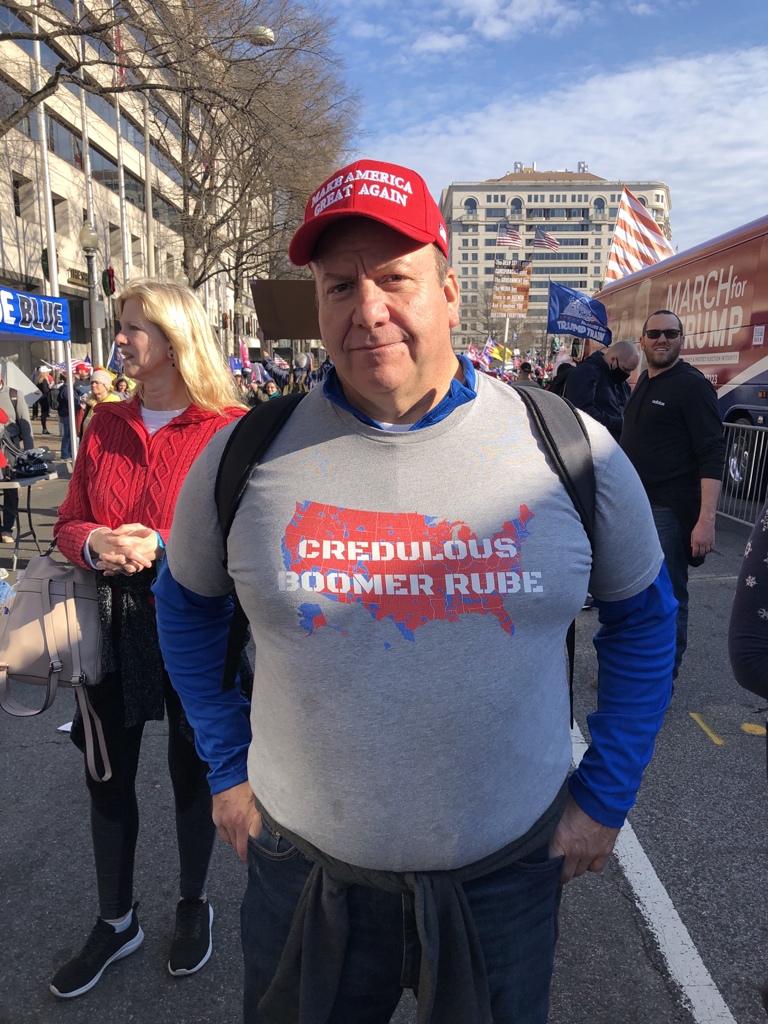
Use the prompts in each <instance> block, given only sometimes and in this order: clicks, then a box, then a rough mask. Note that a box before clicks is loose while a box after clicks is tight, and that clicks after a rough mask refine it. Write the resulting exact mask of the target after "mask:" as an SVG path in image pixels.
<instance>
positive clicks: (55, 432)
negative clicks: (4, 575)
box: [0, 416, 72, 582]
mask: <svg viewBox="0 0 768 1024" xmlns="http://www.w3.org/2000/svg"><path fill="white" fill-rule="evenodd" d="M48 429H49V430H50V431H51V433H50V435H48V434H43V428H42V425H41V423H40V421H39V420H33V422H32V432H33V435H34V438H35V446H36V447H38V448H50V450H51V453H52V455H51V458H49V459H48V460H47V461H48V464H49V466H50V467H51V468H52V469H54V470H55V471H56V472H57V473H58V479H57V480H45V481H43V482H42V483H38V484H34V486H33V487H32V489H31V493H30V499H31V501H30V507H31V509H32V522H33V524H34V527H35V532H36V533H37V538H38V540H39V542H40V547H41V548H42V549H43V551H45V549H46V547H47V546H48V545H49V544H50V542H51V540H52V539H53V524H54V523H55V522H56V515H57V512H58V508H59V505H60V504H61V503H62V501H64V498H65V496H66V493H67V487H68V486H69V478H70V476H71V473H72V463H71V462H62V460H61V438H60V437H59V423H58V420H57V419H56V417H55V416H51V417H50V418H49V420H48ZM18 493H19V516H20V517H21V531H22V533H24V532H25V531H26V530H27V529H28V528H29V527H28V524H27V513H26V504H27V496H26V493H25V492H24V491H20V492H18ZM36 554H37V548H36V547H35V544H34V542H33V540H32V538H31V537H27V538H25V540H23V541H22V543H21V545H20V546H19V563H18V568H19V569H23V568H24V566H25V565H26V564H27V562H28V561H29V559H30V558H32V556H33V555H36ZM12 565H13V547H12V546H11V545H10V544H2V545H0V566H2V567H3V568H5V569H7V570H8V571H9V572H10V571H11V566H12ZM13 579H14V577H13V574H11V576H9V581H10V582H13Z"/></svg>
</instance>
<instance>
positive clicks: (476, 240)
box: [472, 238, 479, 248]
mask: <svg viewBox="0 0 768 1024" xmlns="http://www.w3.org/2000/svg"><path fill="white" fill-rule="evenodd" d="M472 245H473V246H474V247H475V248H477V246H478V245H479V241H478V239H477V238H473V239H472Z"/></svg>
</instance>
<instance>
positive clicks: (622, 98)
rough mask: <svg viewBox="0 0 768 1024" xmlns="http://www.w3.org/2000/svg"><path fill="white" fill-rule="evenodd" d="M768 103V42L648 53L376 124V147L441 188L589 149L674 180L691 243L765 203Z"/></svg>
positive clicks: (679, 230)
mask: <svg viewBox="0 0 768 1024" xmlns="http://www.w3.org/2000/svg"><path fill="white" fill-rule="evenodd" d="M489 2H491V0H489ZM766 110H768V47H764V46H762V47H755V48H753V49H751V50H740V51H738V52H719V53H712V54H706V55H702V56H698V57H688V58H685V59H679V60H675V61H670V60H665V61H656V62H654V63H653V64H652V65H650V66H649V64H648V63H647V62H643V63H642V64H639V65H637V66H632V67H629V68H627V69H624V70H622V71H619V72H617V73H612V74H607V73H600V74H593V75H591V76H590V77H587V78H585V79H584V80H583V81H581V82H577V83H573V84H571V85H568V84H561V85H560V86H559V87H558V88H557V90H553V91H552V92H550V93H546V94H543V95H538V96H532V97H528V98H526V97H525V96H524V95H517V96H515V97H514V98H510V97H505V98H504V99H503V100H495V101H494V102H492V103H490V104H488V105H487V106H485V107H484V108H481V109H478V108H474V109H472V110H471V111H466V112H464V113H461V114H458V115H455V114H451V115H450V116H449V115H446V114H444V113H441V114H438V115H433V116H430V115H429V113H426V112H425V114H426V116H424V117H423V118H422V119H421V120H420V121H419V123H413V122H411V123H410V125H409V127H408V128H407V129H406V130H405V131H404V132H403V133H400V134H396V133H393V132H389V133H387V134H386V135H384V134H382V135H380V136H379V137H377V136H376V135H375V134H372V135H369V139H368V145H366V150H367V151H369V152H371V153H373V152H375V153H376V154H377V155H378V156H379V157H381V158H382V159H389V160H392V161H394V162H396V163H402V164H405V165H407V166H411V167H414V168H416V169H417V170H419V171H420V172H421V173H422V174H423V175H424V177H425V178H426V179H427V181H428V183H429V185H430V188H431V189H432V190H433V193H434V194H435V195H439V193H440V190H441V189H442V188H444V187H446V186H447V185H448V184H450V182H451V181H473V180H483V179H486V178H496V177H501V176H502V175H503V174H505V173H507V172H508V171H510V170H511V169H512V166H513V164H514V162H515V161H516V160H522V161H524V162H525V163H526V165H529V164H530V163H531V162H532V161H534V160H535V161H537V165H538V167H539V169H540V170H543V169H547V170H554V169H557V168H563V167H568V168H569V169H572V170H575V168H576V163H577V161H579V160H586V162H587V163H588V164H589V167H590V170H591V171H592V172H593V173H594V174H598V175H600V176H601V177H604V178H608V179H610V180H624V181H631V180H662V181H666V183H667V184H668V185H669V187H670V191H671V197H672V214H671V222H672V228H673V231H674V244H675V245H679V246H680V249H681V250H682V249H684V248H688V247H689V246H691V245H694V244H697V243H698V242H701V241H704V240H706V239H708V238H712V237H714V236H715V235H717V234H720V233H721V232H723V231H726V230H729V229H730V228H734V227H737V226H738V225H740V224H743V223H746V222H747V221H749V220H753V219H754V218H755V217H756V216H759V215H760V214H761V213H763V212H764V211H765V168H766V166H768V133H766V132H765V111H766ZM411 114H412V115H413V111H412V112H411Z"/></svg>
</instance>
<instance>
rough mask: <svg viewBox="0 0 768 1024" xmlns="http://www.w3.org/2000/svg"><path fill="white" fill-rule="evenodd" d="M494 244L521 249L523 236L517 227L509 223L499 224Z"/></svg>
mask: <svg viewBox="0 0 768 1024" xmlns="http://www.w3.org/2000/svg"><path fill="white" fill-rule="evenodd" d="M496 245H508V246H509V247H510V248H511V249H522V248H523V236H522V235H521V234H520V232H519V231H518V230H517V228H513V227H510V226H509V224H501V225H500V226H499V233H498V234H497V235H496Z"/></svg>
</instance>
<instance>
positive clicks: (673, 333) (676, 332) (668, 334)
mask: <svg viewBox="0 0 768 1024" xmlns="http://www.w3.org/2000/svg"><path fill="white" fill-rule="evenodd" d="M682 333H683V332H682V331H681V330H680V329H679V328H677V327H666V328H665V329H664V330H663V331H657V330H656V329H655V328H654V329H652V330H650V331H646V332H645V336H646V338H650V339H651V341H656V339H657V338H660V337H661V336H662V334H663V335H664V337H665V338H666V339H667V341H674V340H675V338H679V337H680V335H681V334H682Z"/></svg>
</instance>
